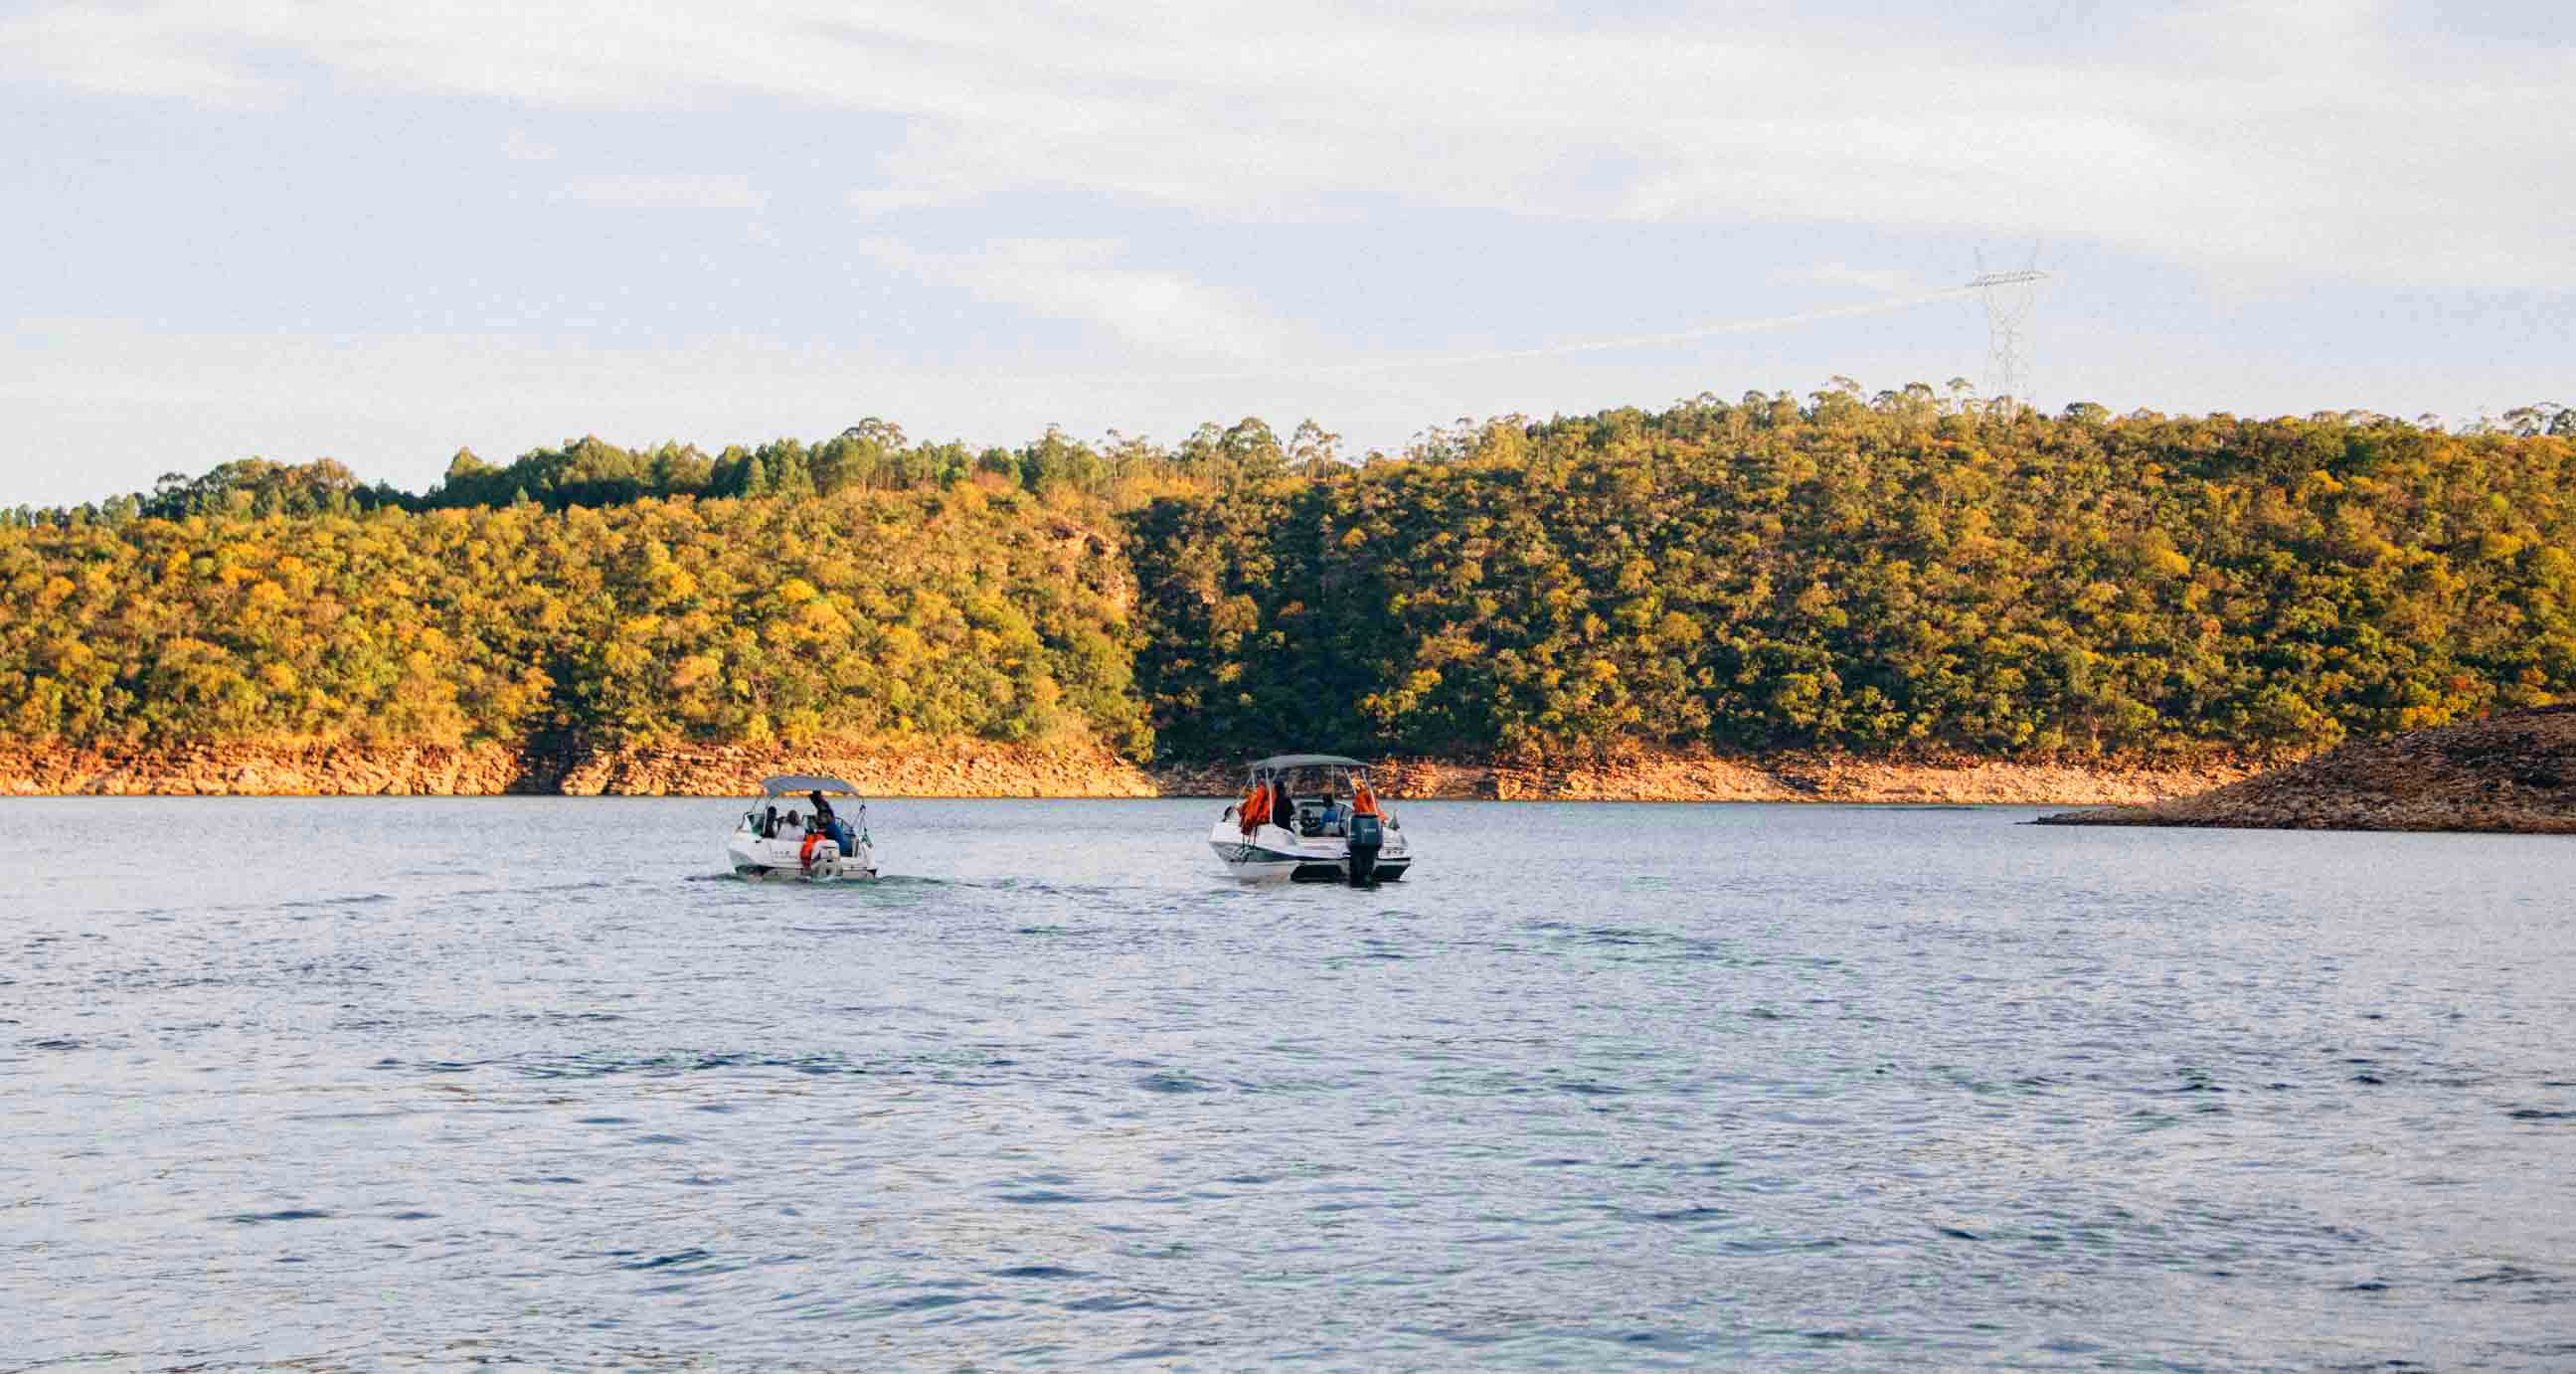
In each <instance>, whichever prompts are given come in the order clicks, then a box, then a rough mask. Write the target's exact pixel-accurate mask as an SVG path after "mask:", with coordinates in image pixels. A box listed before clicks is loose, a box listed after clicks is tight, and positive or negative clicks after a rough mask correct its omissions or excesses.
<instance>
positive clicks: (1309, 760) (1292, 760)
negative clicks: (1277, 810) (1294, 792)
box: [1252, 754, 1368, 773]
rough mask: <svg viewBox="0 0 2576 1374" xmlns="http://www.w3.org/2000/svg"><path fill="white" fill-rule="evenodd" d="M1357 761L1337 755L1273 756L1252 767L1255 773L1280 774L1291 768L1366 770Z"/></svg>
mask: <svg viewBox="0 0 2576 1374" xmlns="http://www.w3.org/2000/svg"><path fill="white" fill-rule="evenodd" d="M1366 767H1368V765H1367V764H1365V763H1362V762H1360V761H1359V760H1358V759H1346V758H1343V757H1342V756H1341V755H1339V754H1273V755H1271V756H1270V757H1269V758H1266V759H1263V760H1262V761H1261V762H1259V763H1256V764H1254V765H1252V771H1253V772H1255V773H1282V772H1286V771H1287V770H1289V769H1291V768H1366Z"/></svg>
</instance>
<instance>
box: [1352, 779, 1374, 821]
mask: <svg viewBox="0 0 2576 1374" xmlns="http://www.w3.org/2000/svg"><path fill="white" fill-rule="evenodd" d="M1351 814H1352V815H1354V816H1375V815H1379V814H1381V813H1380V812H1379V811H1378V809H1377V794H1376V793H1375V792H1372V791H1370V790H1369V785H1368V784H1367V783H1364V782H1354V783H1352V784H1351Z"/></svg>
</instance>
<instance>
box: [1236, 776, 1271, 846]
mask: <svg viewBox="0 0 2576 1374" xmlns="http://www.w3.org/2000/svg"><path fill="white" fill-rule="evenodd" d="M1269 819H1270V787H1269V785H1268V784H1267V783H1255V784H1254V785H1253V788H1252V794H1251V795H1250V796H1248V797H1245V798H1244V799H1243V806H1242V807H1241V808H1240V809H1239V810H1238V811H1237V812H1236V820H1237V821H1238V822H1239V823H1240V825H1241V827H1242V830H1243V833H1244V837H1245V838H1247V839H1249V838H1250V837H1251V835H1252V832H1253V831H1256V830H1259V829H1260V828H1261V826H1262V823H1263V822H1265V821H1267V820H1269Z"/></svg>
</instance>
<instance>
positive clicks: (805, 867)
mask: <svg viewBox="0 0 2576 1374" xmlns="http://www.w3.org/2000/svg"><path fill="white" fill-rule="evenodd" d="M834 797H843V798H847V799H848V801H849V805H847V806H836V805H834V804H833V803H832V801H831V799H832V798H834ZM725 860H726V862H728V863H730V864H731V865H732V866H733V871H734V873H735V874H736V876H739V877H744V878H800V879H803V880H805V881H807V882H830V881H833V880H835V879H839V878H873V877H875V876H877V856H876V848H875V846H874V844H873V843H872V842H871V841H870V840H869V839H868V807H867V803H866V802H863V801H861V800H859V789H857V788H855V787H852V786H851V785H849V784H848V783H846V782H843V781H841V780H840V779H839V778H817V777H807V776H806V775H804V774H802V773H790V774H787V775H785V776H783V777H775V778H762V779H761V780H760V800H759V802H757V803H756V804H754V805H753V806H752V808H751V809H750V810H749V811H746V812H744V813H743V815H742V819H741V820H739V821H737V822H735V823H734V828H733V834H732V835H731V836H730V837H728V838H727V839H726V840H725Z"/></svg>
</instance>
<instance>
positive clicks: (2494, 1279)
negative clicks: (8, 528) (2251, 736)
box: [0, 799, 2576, 1369]
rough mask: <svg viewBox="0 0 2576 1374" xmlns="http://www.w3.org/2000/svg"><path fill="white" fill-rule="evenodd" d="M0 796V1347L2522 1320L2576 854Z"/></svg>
mask: <svg viewBox="0 0 2576 1374" xmlns="http://www.w3.org/2000/svg"><path fill="white" fill-rule="evenodd" d="M1215 809H1216V804H1215V803H1199V802H1143V803H1111V802H902V801H888V802H880V803H878V804H876V806H875V807H874V810H873V815H872V820H873V822H874V827H875V831H876V837H877V840H878V843H879V854H880V859H881V862H882V863H883V864H884V867H885V869H886V871H887V873H888V874H889V875H890V876H889V877H888V878H886V879H885V880H883V881H881V882H879V883H876V884H874V885H860V884H852V885H847V886H842V887H837V888H833V887H809V886H805V885H801V884H783V885H782V884H768V885H752V884H743V883H738V882H734V881H731V880H729V879H716V878H712V877H711V876H709V875H711V874H713V873H714V872H715V871H716V870H717V869H718V868H719V867H720V864H719V857H720V852H721V832H722V831H723V830H724V828H725V826H726V825H727V823H728V821H729V819H730V817H731V815H732V813H733V810H734V808H733V807H732V806H731V805H730V804H728V803H724V802H705V801H697V802H687V801H643V800H588V801H576V800H557V799H544V800H540V799H528V800H489V801H431V800H417V801H415V800H401V801H397V800H369V801H353V800H329V801H252V800H225V801H215V800H208V801H183V800H169V801H129V800H77V801H71V800H65V801H14V802H8V803H0V883H5V885H6V888H5V890H6V895H7V901H6V907H7V917H6V921H5V924H4V925H0V1369H18V1368H29V1367H33V1368H46V1367H52V1366H55V1365H73V1366H80V1367H105V1368H143V1369H159V1368H168V1367H173V1366H187V1367H190V1368H204V1369H227V1368H237V1367H244V1366H257V1365H262V1364H266V1363H270V1362H297V1363H298V1364H299V1365H301V1366H305V1367H329V1366H334V1365H337V1364H340V1363H343V1362H345V1363H348V1364H354V1365H357V1366H361V1367H369V1368H375V1367H403V1366H409V1365H425V1366H430V1367H439V1368H449V1367H457V1366H460V1365H464V1364H467V1363H471V1362H475V1361H491V1362H509V1361H514V1360H515V1361H526V1362H530V1363H534V1364H538V1365H545V1366H556V1367H561V1366H591V1365H615V1366H623V1367H640V1368H673V1367H706V1366H715V1365H721V1366H724V1367H728V1368H740V1367H795V1366H810V1367H833V1368H850V1367H887V1366H928V1367H935V1368H962V1367H994V1366H1021V1365H1043V1364H1086V1365H1087V1364H1094V1363H1099V1362H1104V1361H1109V1360H1112V1359H1120V1358H1124V1359H1127V1360H1132V1361H1136V1362H1140V1363H1142V1364H1144V1365H1146V1366H1147V1367H1153V1366H1156V1365H1174V1366H1195V1367H1204V1368H1234V1367H1242V1366H1245V1365H1262V1364H1273V1363H1288V1362H1310V1363H1314V1364H1318V1365H1323V1366H1326V1367H1336V1368H1346V1367H1368V1368H1379V1367H1467V1366H1474V1367H1494V1366H1514V1367H1526V1366H1539V1365H1557V1366H1566V1367H1577V1368H1584V1367H1603V1366H1615V1367H1623V1368H1630V1367H1649V1366H1657V1365H1666V1364H1669V1365H1693V1364H1707V1363H1717V1362H1723V1361H1726V1360H1731V1359H1732V1360H1745V1361H1751V1362H1759V1363H1761V1364H1764V1365H1769V1366H1778V1367H1806V1368H1850V1369H1890V1368H1950V1367H1958V1366H1962V1365H1972V1366H1973V1365H2006V1366H2013V1367H2022V1368H2085V1369H2090V1368H2159V1369H2161V1368H2210V1369H2240V1368H2267V1367H2268V1368H2296V1369H2310V1368H2319V1367H2348V1368H2356V1369H2358V1368H2389V1367H2405V1366H2403V1365H2396V1364H2392V1362H2398V1361H2411V1362H2415V1363H2417V1364H2420V1365H2423V1366H2428V1367H2435V1368H2468V1367H2483V1368H2499V1369H2503V1368H2529V1369H2550V1368H2576V1301H2571V1299H2576V1054H2571V1047H2576V962H2571V957H2570V956H2571V955H2576V933H2571V932H2572V931H2576V927H2571V922H2570V915H2571V913H2570V905H2571V901H2570V894H2571V892H2576V844H2571V843H2569V842H2567V841H2565V840H2550V839H2545V838H2511V837H2473V836H2436V835H2406V836H2364V835H2315V834H2303V835H2284V834H2251V833H2206V832H2204V833H2194V832H2178V831H2088V830H2050V829H2036V828H2032V827H2029V826H2026V825H2019V824H2016V822H2018V821H2021V820H2025V819H2027V817H2028V816H2029V814H2031V813H2027V812H2011V811H1991V810H1898V809H1865V808H1830V807H1675V806H1609V805H1592V806H1579V805H1566V806H1554V805H1527V804H1474V803H1452V804H1431V803H1413V804H1410V805H1407V806H1404V807H1403V808H1402V814H1403V816H1404V818H1405V821H1406V828H1407V831H1408V833H1409V834H1410V835H1411V836H1412V837H1413V839H1414V842H1415V843H1416V845H1417V846H1419V847H1420V849H1421V851H1422V853H1423V854H1424V856H1425V857H1424V859H1423V861H1422V866H1421V868H1420V870H1419V871H1418V872H1417V874H1416V875H1415V876H1414V877H1413V878H1411V879H1409V880H1407V881H1406V882H1404V883H1403V884H1401V885H1399V886H1389V887H1386V888H1383V889H1381V890H1378V891H1375V892H1354V891H1350V890H1348V889H1339V888H1325V887H1296V888H1286V887H1282V888H1270V889H1258V890H1245V889H1238V888H1236V887H1234V886H1232V885H1231V884H1229V883H1228V882H1226V881H1225V880H1224V879H1223V878H1222V876H1221V875H1220V873H1219V871H1218V869H1217V866H1216V863H1215V860H1214V859H1213V858H1212V857H1211V856H1210V855H1209V854H1208V852H1207V850H1206V846H1205V845H1204V843H1203V842H1202V841H1201V838H1200V837H1201V836H1202V835H1203V834H1204V833H1205V829H1206V826H1207V823H1208V821H1209V820H1210V818H1211V817H1212V815H1213V812H1214V810H1215Z"/></svg>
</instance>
